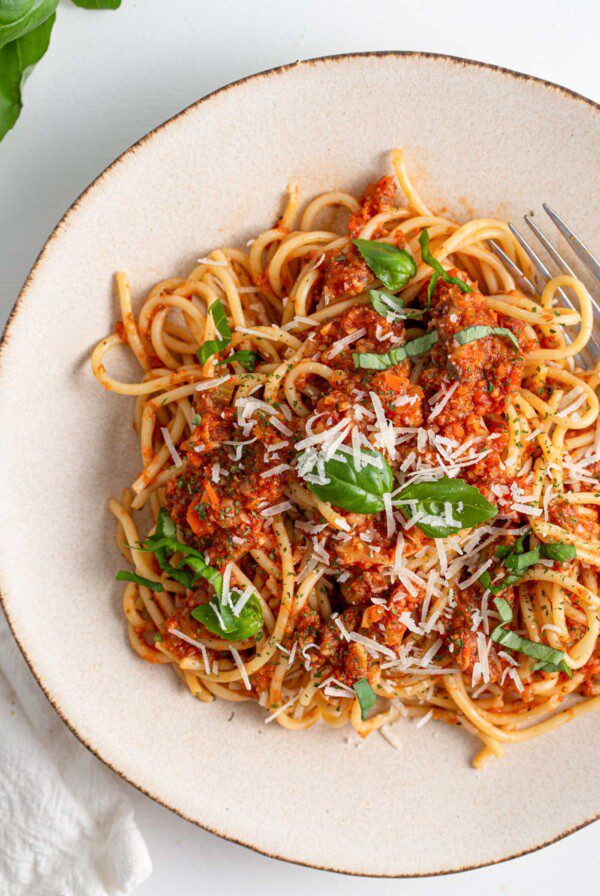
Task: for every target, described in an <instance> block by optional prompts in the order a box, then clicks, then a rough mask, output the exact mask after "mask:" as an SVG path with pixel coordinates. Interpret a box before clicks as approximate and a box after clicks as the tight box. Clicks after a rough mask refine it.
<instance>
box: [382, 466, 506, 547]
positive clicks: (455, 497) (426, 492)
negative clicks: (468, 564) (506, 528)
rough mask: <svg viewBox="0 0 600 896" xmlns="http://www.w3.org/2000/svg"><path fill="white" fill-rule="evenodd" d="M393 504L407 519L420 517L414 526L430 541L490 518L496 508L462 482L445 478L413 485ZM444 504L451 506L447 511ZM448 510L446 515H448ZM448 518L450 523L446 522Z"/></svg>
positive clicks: (397, 497) (494, 514)
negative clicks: (420, 515)
mask: <svg viewBox="0 0 600 896" xmlns="http://www.w3.org/2000/svg"><path fill="white" fill-rule="evenodd" d="M393 503H394V504H395V505H397V506H398V507H399V508H400V510H401V511H402V513H403V514H404V516H405V517H406V518H407V519H410V518H411V517H414V516H418V515H419V514H422V517H421V519H417V520H416V521H415V525H416V526H417V527H418V528H419V529H420V530H421V532H423V533H424V534H425V535H427V536H429V538H446V537H447V536H448V535H455V534H456V533H457V532H460V531H461V530H462V529H471V528H473V526H476V525H478V524H479V523H483V522H485V520H489V519H492V518H493V517H495V516H496V514H497V513H498V508H497V507H495V506H494V505H493V504H491V503H490V502H489V501H488V500H487V498H484V496H483V495H482V494H481V492H480V491H478V490H477V489H476V488H474V486H472V485H469V484H468V483H467V482H465V481H464V480H463V479H450V478H448V477H447V476H444V477H442V478H441V479H437V480H436V481H435V482H414V483H412V484H411V485H407V486H406V488H404V489H402V491H401V492H400V493H399V494H398V495H396V497H395V498H394V499H393ZM446 505H450V506H449V507H448V508H447V507H446ZM447 511H449V514H448V513H447ZM448 517H449V518H450V522H448Z"/></svg>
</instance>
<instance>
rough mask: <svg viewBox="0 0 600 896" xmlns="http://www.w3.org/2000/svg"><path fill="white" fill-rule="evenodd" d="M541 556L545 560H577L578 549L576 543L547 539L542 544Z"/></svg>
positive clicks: (560, 561) (562, 561)
mask: <svg viewBox="0 0 600 896" xmlns="http://www.w3.org/2000/svg"><path fill="white" fill-rule="evenodd" d="M540 556H541V557H543V558H544V559H545V560H556V561H557V563H564V562H565V561H566V560H575V558H576V557H577V551H576V549H575V545H574V544H567V543H566V542H564V541H547V542H545V543H544V544H541V545H540Z"/></svg>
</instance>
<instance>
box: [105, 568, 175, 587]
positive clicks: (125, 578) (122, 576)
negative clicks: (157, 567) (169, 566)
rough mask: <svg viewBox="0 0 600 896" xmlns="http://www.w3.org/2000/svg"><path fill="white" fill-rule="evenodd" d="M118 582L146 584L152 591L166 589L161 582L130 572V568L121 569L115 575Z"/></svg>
mask: <svg viewBox="0 0 600 896" xmlns="http://www.w3.org/2000/svg"><path fill="white" fill-rule="evenodd" d="M115 578H116V580H117V582H135V584H136V585H144V586H145V587H146V588H149V589H150V591H164V590H165V589H164V588H163V586H162V584H161V583H160V582H153V581H152V579H146V578H144V576H139V575H138V574H137V572H130V570H128V569H121V570H119V572H118V573H117V574H116V576H115Z"/></svg>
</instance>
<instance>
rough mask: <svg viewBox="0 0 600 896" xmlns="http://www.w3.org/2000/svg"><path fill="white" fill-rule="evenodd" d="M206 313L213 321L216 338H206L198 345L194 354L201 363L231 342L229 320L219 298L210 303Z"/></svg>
mask: <svg viewBox="0 0 600 896" xmlns="http://www.w3.org/2000/svg"><path fill="white" fill-rule="evenodd" d="M208 313H209V314H210V316H211V317H212V319H213V321H214V323H215V329H216V331H217V334H218V339H207V340H206V342H204V343H203V344H202V345H201V346H200V348H199V349H198V351H197V352H196V354H197V356H198V360H199V361H200V363H201V364H205V363H206V362H207V361H208V359H209V358H212V356H213V355H216V353H217V352H222V351H223V349H224V348H227V346H228V345H229V343H230V342H231V327H230V326H229V321H228V320H227V315H226V314H225V309H224V308H223V305H222V303H221V301H220V299H217V300H216V301H215V302H213V303H212V305H211V306H210V308H209V309H208Z"/></svg>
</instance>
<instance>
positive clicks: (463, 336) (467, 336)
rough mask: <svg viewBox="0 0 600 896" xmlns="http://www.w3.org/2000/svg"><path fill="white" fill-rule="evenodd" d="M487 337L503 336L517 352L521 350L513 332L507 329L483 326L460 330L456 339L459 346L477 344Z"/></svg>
mask: <svg viewBox="0 0 600 896" xmlns="http://www.w3.org/2000/svg"><path fill="white" fill-rule="evenodd" d="M486 336H502V337H504V338H505V339H508V340H509V341H510V342H511V343H512V344H513V345H514V347H515V348H516V349H517V351H520V349H521V346H520V345H519V340H518V339H517V337H516V336H515V334H514V333H513V332H512V331H511V330H507V328H506V327H487V326H485V327H484V326H481V325H477V326H475V327H466V328H465V329H464V330H459V332H458V333H455V334H454V339H455V340H456V342H458V344H459V345H466V344H467V342H476V341H477V340H478V339H485V337H486Z"/></svg>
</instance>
